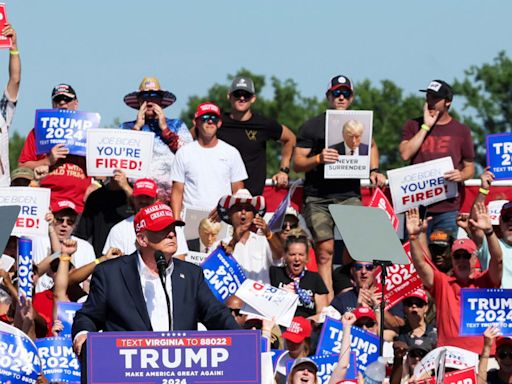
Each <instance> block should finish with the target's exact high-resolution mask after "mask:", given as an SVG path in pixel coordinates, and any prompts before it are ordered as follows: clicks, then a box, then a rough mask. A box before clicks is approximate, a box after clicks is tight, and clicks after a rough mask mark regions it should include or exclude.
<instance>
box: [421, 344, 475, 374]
mask: <svg viewBox="0 0 512 384" xmlns="http://www.w3.org/2000/svg"><path fill="white" fill-rule="evenodd" d="M443 351H445V352H443ZM441 353H445V359H444V364H445V367H446V368H454V369H465V368H473V367H475V366H476V365H477V364H478V354H476V353H474V352H471V351H468V350H466V349H462V348H457V347H451V346H447V347H438V348H436V349H433V350H432V351H430V352H429V353H427V354H426V355H425V357H424V358H423V359H421V362H420V363H419V364H417V365H416V367H415V368H414V376H416V377H424V375H427V374H428V373H429V372H431V371H435V370H436V369H437V367H438V365H439V359H438V357H439V355H440V354H441Z"/></svg>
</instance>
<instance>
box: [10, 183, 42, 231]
mask: <svg viewBox="0 0 512 384" xmlns="http://www.w3.org/2000/svg"><path fill="white" fill-rule="evenodd" d="M5 205H18V206H20V207H21V209H20V213H19V215H18V218H17V219H16V224H15V225H14V228H13V230H12V233H11V234H12V235H13V236H47V235H48V222H47V221H46V220H45V219H44V217H45V215H46V213H47V212H48V211H49V210H50V208H49V207H50V190H49V189H48V188H31V187H2V188H0V206H5Z"/></svg>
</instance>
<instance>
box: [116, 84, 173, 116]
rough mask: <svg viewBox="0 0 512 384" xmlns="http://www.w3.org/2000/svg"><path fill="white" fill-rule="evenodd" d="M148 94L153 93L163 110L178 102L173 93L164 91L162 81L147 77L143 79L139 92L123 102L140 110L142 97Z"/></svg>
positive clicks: (130, 94) (127, 97) (130, 95)
mask: <svg viewBox="0 0 512 384" xmlns="http://www.w3.org/2000/svg"><path fill="white" fill-rule="evenodd" d="M148 92H152V93H153V98H156V99H158V105H160V107H162V108H167V107H168V106H170V105H172V104H174V102H175V101H176V96H175V95H174V94H173V93H171V92H169V91H164V90H162V88H161V87H160V81H159V80H158V79H157V78H156V77H145V78H144V79H142V81H141V83H140V85H139V90H138V91H135V92H131V93H129V94H127V95H126V96H125V97H124V99H123V100H124V102H125V104H126V105H128V106H129V107H131V108H134V109H139V108H140V104H141V100H140V97H141V96H143V95H145V94H147V93H148Z"/></svg>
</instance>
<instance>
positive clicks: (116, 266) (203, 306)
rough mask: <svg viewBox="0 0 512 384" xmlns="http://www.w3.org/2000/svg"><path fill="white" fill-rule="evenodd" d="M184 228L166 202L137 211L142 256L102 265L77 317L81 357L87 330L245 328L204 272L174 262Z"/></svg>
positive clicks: (76, 341) (75, 326) (77, 350)
mask: <svg viewBox="0 0 512 384" xmlns="http://www.w3.org/2000/svg"><path fill="white" fill-rule="evenodd" d="M183 225H185V223H183V222H182V221H177V220H175V219H174V217H173V216H172V211H171V209H170V208H169V207H168V206H167V205H165V204H162V203H158V202H157V203H155V204H153V205H150V206H148V207H145V208H143V209H141V210H140V211H139V213H137V215H136V216H135V219H134V226H135V232H136V236H137V248H138V250H137V252H135V253H133V254H131V255H129V256H123V257H119V258H117V259H114V260H110V261H108V262H105V263H104V264H101V265H98V266H97V267H96V269H95V271H94V274H93V277H92V281H91V287H90V292H89V297H88V298H87V301H86V302H85V303H84V305H83V307H82V309H80V310H79V311H78V312H77V313H76V315H75V319H74V322H73V331H72V335H73V348H74V350H75V353H77V355H79V354H80V352H81V348H82V344H83V343H84V342H85V340H86V338H87V332H98V331H100V330H103V331H121V332H126V331H169V330H170V329H171V330H195V329H197V322H198V321H200V322H201V323H203V324H204V325H205V326H206V327H207V328H208V329H240V327H239V326H238V324H237V323H236V321H235V320H234V318H233V317H232V316H231V314H230V312H229V310H228V308H227V307H226V306H225V305H224V304H222V303H221V302H220V301H218V300H217V299H216V298H215V296H214V295H213V294H212V292H211V291H210V288H209V287H208V286H207V284H206V283H205V281H204V276H203V271H202V269H201V268H200V267H197V266H195V265H193V264H190V263H187V262H184V261H181V260H176V259H173V258H172V256H173V254H174V253H175V252H176V248H177V245H176V233H175V228H176V226H183ZM158 252H161V253H162V254H163V255H164V256H165V271H163V270H161V272H160V273H162V274H163V277H164V280H165V287H166V291H167V292H169V293H170V302H171V304H170V308H171V315H170V319H169V311H168V309H167V303H166V299H165V293H164V288H163V285H162V283H161V279H160V277H159V269H158V266H157V261H156V258H155V254H156V253H158ZM85 355H86V354H85V353H82V356H81V360H82V372H84V371H85V364H84V363H85Z"/></svg>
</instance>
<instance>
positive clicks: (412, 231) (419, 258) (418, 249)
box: [405, 208, 434, 289]
mask: <svg viewBox="0 0 512 384" xmlns="http://www.w3.org/2000/svg"><path fill="white" fill-rule="evenodd" d="M405 216H406V218H407V232H408V233H409V241H410V243H411V256H412V262H413V264H414V268H416V271H418V274H419V275H420V278H421V280H422V281H423V284H424V285H425V288H427V289H430V288H432V286H433V285H434V269H433V268H432V266H431V265H430V264H429V263H428V262H427V261H426V260H425V254H426V255H427V257H429V258H430V259H431V258H432V257H431V256H430V252H429V251H428V248H424V247H423V246H422V245H421V243H422V241H421V240H420V236H425V233H426V231H427V227H428V219H427V220H421V218H420V213H419V211H418V208H412V209H409V210H408V211H407V212H406V214H405Z"/></svg>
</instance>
